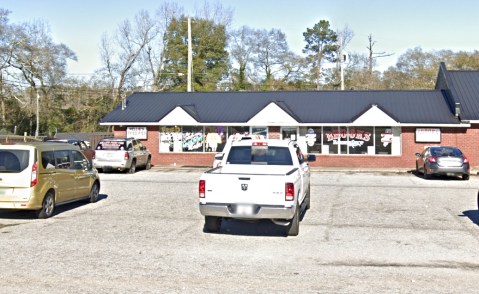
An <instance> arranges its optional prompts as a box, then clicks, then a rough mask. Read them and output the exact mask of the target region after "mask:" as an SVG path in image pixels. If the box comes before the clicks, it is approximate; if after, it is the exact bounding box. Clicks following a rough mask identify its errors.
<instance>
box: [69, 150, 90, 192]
mask: <svg viewBox="0 0 479 294" xmlns="http://www.w3.org/2000/svg"><path fill="white" fill-rule="evenodd" d="M71 155H72V159H73V164H72V166H71V169H72V170H74V171H75V193H74V198H82V197H85V196H87V195H88V194H89V193H90V174H89V173H88V172H87V164H88V159H86V158H85V156H84V155H83V154H82V153H81V152H80V151H77V150H71Z"/></svg>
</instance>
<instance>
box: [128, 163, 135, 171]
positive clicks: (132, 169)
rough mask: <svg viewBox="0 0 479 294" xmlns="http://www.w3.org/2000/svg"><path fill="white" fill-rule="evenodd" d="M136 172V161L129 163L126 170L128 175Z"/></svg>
mask: <svg viewBox="0 0 479 294" xmlns="http://www.w3.org/2000/svg"><path fill="white" fill-rule="evenodd" d="M135 171H136V160H133V161H132V162H131V165H130V168H129V169H128V173H129V174H134V173H135Z"/></svg>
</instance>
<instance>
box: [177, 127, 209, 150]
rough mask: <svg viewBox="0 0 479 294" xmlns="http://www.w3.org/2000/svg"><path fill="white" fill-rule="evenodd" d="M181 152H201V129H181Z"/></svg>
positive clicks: (202, 137) (202, 138)
mask: <svg viewBox="0 0 479 294" xmlns="http://www.w3.org/2000/svg"><path fill="white" fill-rule="evenodd" d="M182 139H183V142H182V143H183V151H184V152H200V151H203V143H204V142H203V140H204V135H203V127H197V126H185V127H183V138H182Z"/></svg>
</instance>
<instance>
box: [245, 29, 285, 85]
mask: <svg viewBox="0 0 479 294" xmlns="http://www.w3.org/2000/svg"><path fill="white" fill-rule="evenodd" d="M255 40H256V46H255V50H254V64H255V68H256V69H257V71H258V72H260V77H262V78H263V85H264V86H265V87H266V88H270V89H272V88H274V87H273V81H274V80H275V74H276V73H278V72H280V71H282V70H283V69H284V67H283V65H284V64H285V63H284V62H285V60H286V58H287V56H288V55H290V51H289V46H288V42H287V41H286V35H285V34H284V33H283V32H281V30H279V29H271V30H269V31H267V30H257V31H255Z"/></svg>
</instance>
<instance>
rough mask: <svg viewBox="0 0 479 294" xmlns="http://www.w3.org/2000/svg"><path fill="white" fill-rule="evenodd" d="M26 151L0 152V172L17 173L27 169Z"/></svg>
mask: <svg viewBox="0 0 479 294" xmlns="http://www.w3.org/2000/svg"><path fill="white" fill-rule="evenodd" d="M29 160H30V152H29V151H28V150H1V151H0V172H10V173H19V172H21V171H23V170H24V169H26V168H27V167H28V162H29Z"/></svg>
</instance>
